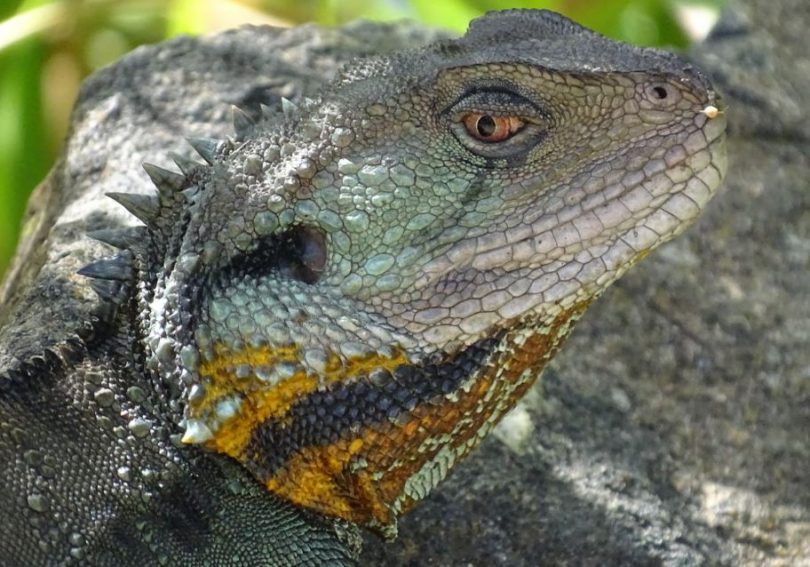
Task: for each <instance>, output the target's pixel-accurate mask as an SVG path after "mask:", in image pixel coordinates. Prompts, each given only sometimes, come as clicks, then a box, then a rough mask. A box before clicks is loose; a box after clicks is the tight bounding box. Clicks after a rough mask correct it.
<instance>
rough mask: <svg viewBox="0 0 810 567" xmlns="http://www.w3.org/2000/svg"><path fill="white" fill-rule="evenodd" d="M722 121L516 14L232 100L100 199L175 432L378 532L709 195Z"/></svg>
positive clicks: (691, 97)
mask: <svg viewBox="0 0 810 567" xmlns="http://www.w3.org/2000/svg"><path fill="white" fill-rule="evenodd" d="M484 23H486V25H484ZM504 30H510V34H508V35H505V34H504V33H503V32H504ZM583 46H584V47H583ZM721 109H722V103H721V101H720V100H719V98H718V96H717V94H716V93H715V92H714V91H713V89H712V87H711V86H710V85H709V84H708V82H707V80H706V79H705V78H704V77H703V76H702V75H701V74H700V73H699V72H698V71H697V70H695V69H694V68H693V67H692V66H690V65H689V64H688V63H685V62H684V61H682V60H680V59H679V58H677V57H675V56H673V55H670V54H666V53H662V52H659V51H655V50H649V49H640V48H635V47H630V46H627V45H623V44H619V43H616V42H613V41H610V40H608V39H606V38H603V37H602V36H599V35H597V34H595V33H593V32H590V31H589V30H586V29H584V28H582V27H580V26H578V25H576V24H574V23H572V22H570V21H568V20H566V19H564V18H562V17H560V16H557V15H553V14H550V13H547V12H524V11H510V12H503V13H496V14H491V15H489V16H486V17H485V18H484V19H482V20H477V21H475V22H473V23H472V24H471V27H470V30H469V31H468V32H467V34H466V35H465V36H464V37H462V38H460V39H458V40H449V41H446V42H440V43H439V44H437V45H434V46H432V47H428V48H426V49H423V50H420V51H415V52H413V53H406V54H402V55H399V56H396V57H394V58H388V59H385V58H379V59H370V60H365V61H362V60H361V61H358V62H356V63H354V64H352V65H350V66H348V67H347V68H346V69H344V71H343V72H342V74H341V75H340V77H339V78H338V79H337V80H336V81H335V82H334V83H333V84H332V85H330V86H329V87H327V88H326V89H325V90H324V91H323V93H322V94H321V96H320V98H318V99H313V100H300V101H296V103H292V102H289V101H286V102H283V103H282V104H281V108H280V109H277V110H274V109H267V108H265V109H262V110H263V112H264V115H263V116H259V117H255V116H251V113H250V112H249V111H247V110H246V111H239V110H237V111H235V126H236V130H237V133H236V138H235V139H233V140H229V141H223V142H216V141H203V140H195V141H194V146H195V148H196V149H197V151H198V152H199V153H200V154H201V156H202V157H203V158H204V160H205V162H206V164H194V163H189V162H187V161H182V162H181V163H179V164H178V165H179V166H180V167H181V169H182V170H183V172H184V175H182V176H179V175H174V176H173V175H171V174H169V173H168V172H164V171H163V170H161V169H159V168H154V167H150V169H148V171H149V173H150V176H151V177H152V178H153V180H154V181H155V183H156V185H157V186H158V189H159V191H158V196H157V199H153V200H143V199H135V198H132V197H126V196H119V197H117V198H118V200H119V201H120V202H121V203H122V204H123V205H124V206H125V207H127V208H128V209H129V210H130V211H131V212H132V213H133V214H135V215H136V216H138V217H139V218H140V219H141V220H143V221H144V223H145V224H146V226H147V227H148V232H147V233H144V239H145V240H144V242H141V243H140V246H139V247H133V249H132V250H130V251H127V252H126V253H125V254H129V255H130V256H134V259H131V258H130V260H128V261H126V262H124V263H125V264H126V265H128V266H129V265H131V266H133V267H134V268H133V269H135V270H136V271H137V272H138V276H137V278H136V279H137V280H139V281H140V282H142V284H141V285H139V286H138V291H137V294H136V295H137V297H136V302H137V304H138V306H139V308H138V311H139V317H138V322H139V328H138V332H139V334H140V338H139V340H140V341H141V344H142V345H143V350H144V355H145V362H146V368H147V370H148V372H150V373H151V375H152V376H153V377H154V379H155V381H157V382H159V383H162V384H164V385H166V388H167V390H169V391H174V392H177V397H176V400H175V402H176V406H177V408H178V411H180V412H182V421H181V423H179V424H178V429H180V430H182V431H183V436H182V440H183V442H184V443H186V444H190V445H198V446H200V447H202V448H204V449H205V450H207V451H212V452H216V453H223V454H226V455H228V456H229V457H232V458H233V459H235V460H236V461H238V462H239V463H241V464H242V465H243V466H244V467H246V468H247V469H248V470H249V471H250V472H251V473H252V475H253V476H254V477H255V478H256V480H257V481H258V482H260V483H261V484H262V485H264V486H265V487H266V488H267V490H269V491H270V492H272V493H274V494H276V495H277V496H280V497H281V498H284V499H287V500H289V501H290V502H292V503H294V504H296V505H298V506H302V507H305V508H308V509H311V510H313V511H316V512H318V513H321V514H324V515H327V516H331V517H337V518H341V519H344V520H348V521H351V522H354V523H357V524H361V525H365V526H369V527H373V528H376V529H379V530H381V531H382V532H383V533H386V534H389V535H391V534H393V533H395V526H396V518H397V516H399V515H400V514H402V513H404V512H405V511H407V510H408V509H409V508H410V507H411V506H412V505H413V504H414V503H416V502H417V501H418V500H420V499H422V498H424V497H425V496H426V495H427V493H428V492H429V491H430V490H431V489H432V488H433V487H434V486H436V484H437V483H438V482H440V481H441V480H442V479H443V478H444V477H445V476H446V474H447V473H448V471H449V470H450V469H451V468H452V466H454V465H455V464H456V463H457V462H458V461H459V460H460V459H461V458H463V457H464V456H465V455H466V454H467V453H468V452H469V451H470V450H471V449H472V448H473V447H475V446H476V445H477V444H478V443H479V442H480V441H481V439H482V438H483V437H484V436H485V435H486V433H487V432H488V431H489V430H490V429H491V428H492V427H493V426H494V425H495V423H497V421H498V420H499V419H500V418H501V417H502V416H503V415H504V414H505V413H506V412H507V411H508V410H509V409H510V408H511V407H512V406H513V405H514V404H515V403H516V402H517V400H519V399H520V397H521V396H522V395H523V394H524V393H525V391H526V390H527V388H529V387H530V386H531V384H532V383H533V381H534V380H535V379H536V377H537V375H538V374H539V372H540V371H541V370H542V368H543V366H544V365H545V364H546V363H547V362H548V360H550V359H551V357H552V356H553V355H554V354H555V353H556V351H557V349H558V348H559V347H560V345H561V344H562V342H563V341H564V339H565V337H566V336H567V335H568V333H569V332H570V330H571V328H572V325H573V323H574V322H575V321H576V319H577V318H578V317H579V316H580V315H581V314H582V313H583V312H584V310H585V309H586V308H587V306H588V305H589V304H590V303H591V302H592V301H593V300H594V299H595V298H596V297H598V296H599V294H600V293H601V292H602V291H603V290H604V289H605V288H606V287H607V286H608V285H610V283H612V282H613V281H615V280H616V279H617V278H618V277H620V276H621V275H622V274H623V273H624V272H626V270H627V269H629V268H630V267H631V266H632V265H634V264H635V263H636V262H637V261H638V260H640V259H641V258H643V257H644V256H645V255H646V254H648V253H649V252H650V251H651V250H653V249H654V248H655V247H657V246H659V245H660V244H662V243H663V242H666V241H667V240H669V239H671V238H673V237H674V236H676V235H677V234H679V233H680V232H681V231H683V230H684V229H685V228H686V227H687V226H688V225H689V224H690V223H691V222H692V221H694V220H695V218H696V217H697V216H698V214H699V213H700V211H701V210H702V209H703V208H704V207H705V205H706V203H707V202H708V200H709V199H710V198H711V196H712V194H713V192H714V191H715V190H716V189H717V187H718V185H719V183H720V180H721V178H722V176H723V173H724V170H725V151H724V129H725V122H724V116H723V114H722V112H721ZM253 114H255V113H253ZM470 116H472V117H475V120H474V121H472V126H473V128H472V133H471V128H470V124H468V122H470V120H469V117H470ZM484 116H486V117H491V118H490V119H491V120H492V121H493V125H494V126H495V128H496V129H495V130H494V132H497V136H495V135H491V136H490V137H491V138H493V139H482V138H486V137H487V136H476V135H475V134H474V133H475V132H478V133H479V134H480V131H478V130H476V128H478V127H479V126H480V120H481V117H484ZM504 124H505V125H506V126H505V130H504V129H503V128H504ZM498 128H501V129H500V130H498ZM484 130H485V133H486V132H487V131H488V129H487V128H484ZM108 240H109V237H108ZM121 258H124V256H121ZM122 261H123V260H120V259H119V260H116V262H119V263H120V262H122ZM106 265H107V266H109V265H110V264H106ZM108 271H109V270H108ZM104 272H105V270H103V269H100V268H97V269H88V270H85V275H88V276H92V277H97V278H101V279H103V278H104ZM108 295H109V293H108ZM116 297H117V296H116ZM177 421H180V419H179V418H178V420H177Z"/></svg>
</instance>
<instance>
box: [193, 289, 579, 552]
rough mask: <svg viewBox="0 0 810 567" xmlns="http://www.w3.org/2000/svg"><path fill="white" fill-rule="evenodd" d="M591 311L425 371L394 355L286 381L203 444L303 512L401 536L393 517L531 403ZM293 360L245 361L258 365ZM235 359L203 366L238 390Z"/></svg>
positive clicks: (528, 325)
mask: <svg viewBox="0 0 810 567" xmlns="http://www.w3.org/2000/svg"><path fill="white" fill-rule="evenodd" d="M588 303H589V301H582V302H580V303H578V304H575V305H574V306H572V307H570V308H568V309H567V310H563V311H560V312H559V313H557V314H556V315H555V316H554V317H553V318H551V319H550V320H549V319H546V320H543V321H541V320H537V319H535V320H522V321H515V322H513V323H512V325H511V326H508V327H506V328H503V329H501V330H498V331H496V332H495V333H494V334H493V335H492V336H490V337H488V338H485V339H482V340H480V341H478V342H476V343H475V344H473V345H471V346H469V347H467V348H465V349H463V350H460V351H458V352H456V353H454V354H452V355H448V356H445V357H442V358H438V357H434V359H433V360H431V361H429V362H425V363H421V364H412V363H410V362H409V361H408V359H407V357H406V356H405V355H404V354H403V353H402V352H396V353H394V355H393V356H391V357H390V358H385V359H384V358H381V357H379V356H375V357H373V358H366V359H363V360H358V361H356V362H355V364H354V365H349V366H342V367H341V366H340V365H338V364H335V365H334V367H333V368H332V370H331V372H332V374H331V375H330V378H331V379H330V380H329V381H328V384H327V385H326V386H325V387H323V386H321V387H318V380H317V379H316V377H314V376H309V375H307V374H305V373H301V374H300V375H298V376H293V377H290V378H287V379H286V380H285V381H284V383H283V384H282V385H279V386H277V387H275V388H273V389H270V390H261V392H262V393H258V392H259V391H255V392H256V395H252V396H251V395H246V396H244V398H243V399H244V401H243V403H242V407H241V408H240V409H239V412H238V415H237V416H235V417H234V418H233V419H231V420H229V421H227V422H226V423H225V424H224V425H223V427H222V428H221V429H220V430H219V431H218V432H217V434H216V435H215V436H214V437H213V438H212V439H211V440H210V441H209V442H208V443H207V446H208V447H209V448H210V449H213V450H215V451H217V452H222V453H226V454H228V455H230V456H232V457H234V458H235V459H237V460H239V461H240V462H242V463H243V464H244V465H245V466H246V467H247V468H248V469H250V470H251V471H252V472H253V474H254V475H255V476H256V477H257V478H258V479H259V480H260V481H261V482H262V483H263V484H264V485H265V486H266V487H267V488H268V490H270V491H271V492H273V493H275V494H277V495H279V496H281V497H283V498H285V499H287V500H289V501H291V502H293V503H295V504H298V505H300V506H304V507H306V508H309V509H312V510H316V511H318V512H321V513H323V514H327V515H330V516H334V517H339V518H342V519H345V520H349V521H352V522H355V523H358V524H362V525H366V526H369V527H372V528H376V529H379V530H380V531H381V532H382V533H383V534H385V535H389V536H390V535H393V534H394V533H395V527H396V518H397V516H399V515H400V514H402V513H404V512H405V511H407V510H408V509H409V508H410V507H411V506H412V505H413V504H415V503H416V502H417V501H418V500H420V499H422V498H424V497H425V496H426V495H427V494H428V492H430V490H431V489H432V488H433V487H435V486H436V485H437V484H438V483H439V482H440V481H441V480H442V479H443V478H444V477H445V476H446V475H447V473H448V471H449V470H450V469H451V468H452V467H453V465H454V464H455V463H456V462H457V461H459V460H460V459H462V458H463V457H464V456H465V455H466V454H467V453H468V452H469V451H470V450H471V449H473V448H474V447H475V446H477V445H478V443H479V442H480V441H481V440H482V439H483V438H484V437H485V435H486V434H487V433H488V432H489V431H490V430H491V429H492V428H493V427H494V426H495V424H496V423H497V422H498V421H499V420H500V418H501V417H502V416H503V415H504V414H505V413H506V412H508V411H509V410H510V409H511V408H512V407H513V406H514V404H515V403H516V402H517V400H519V399H520V398H521V397H522V396H523V395H524V393H525V392H526V390H527V389H528V388H529V387H530V386H531V385H532V383H533V382H534V381H535V380H536V378H537V376H538V374H539V372H540V371H541V370H542V368H543V367H544V366H545V365H546V363H547V362H548V361H549V360H550V359H551V358H552V357H553V356H554V354H555V353H556V352H557V350H558V349H559V347H560V346H561V344H562V343H563V341H564V339H565V338H566V337H567V336H568V334H569V333H570V331H571V329H572V328H573V323H574V322H575V321H576V320H577V319H578V318H579V316H580V315H581V313H582V312H583V311H584V310H585V308H586V307H587V305H588ZM294 355H295V354H294V352H293V351H292V350H290V352H286V351H282V350H277V351H276V352H273V353H270V352H258V351H257V352H251V353H243V354H242V356H245V357H247V358H252V359H253V362H255V361H256V360H255V359H256V358H261V357H274V358H275V359H279V358H283V357H285V356H287V357H292V356H294ZM233 362H234V361H233V360H228V361H227V363H226V361H224V360H223V361H220V362H216V361H215V362H213V363H211V364H209V365H207V366H204V367H203V369H202V370H203V372H204V373H209V374H210V375H211V376H213V377H214V378H215V379H214V380H213V381H212V382H214V383H216V382H217V380H221V383H222V385H223V388H225V389H227V390H229V391H233V388H235V387H237V386H236V385H235V384H234V383H233V382H234V380H235V379H234V378H232V373H230V372H228V371H227V370H225V369H227V368H229V367H231V366H232V365H233ZM220 369H222V370H223V371H222V372H219V370H220ZM244 388H247V390H250V387H249V386H244ZM314 421H317V426H315V423H314Z"/></svg>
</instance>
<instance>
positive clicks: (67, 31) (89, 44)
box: [0, 0, 722, 278]
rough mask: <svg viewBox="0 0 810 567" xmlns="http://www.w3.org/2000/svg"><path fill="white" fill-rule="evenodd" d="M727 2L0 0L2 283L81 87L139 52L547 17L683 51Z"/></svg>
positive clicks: (0, 233)
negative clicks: (230, 32)
mask: <svg viewBox="0 0 810 567" xmlns="http://www.w3.org/2000/svg"><path fill="white" fill-rule="evenodd" d="M721 2H722V0H601V1H597V0H591V1H589V0H513V1H508V2H502V1H498V0H343V1H341V0H296V1H294V2H290V1H289V0H1V1H0V278H1V277H2V274H3V272H4V270H5V267H6V265H7V263H8V260H9V258H10V257H11V255H12V254H13V252H14V247H15V245H16V240H17V233H18V231H19V229H20V219H21V217H22V214H23V211H24V208H25V202H26V200H27V199H28V195H29V193H30V191H31V190H32V189H33V188H34V187H35V186H36V184H37V183H39V182H40V181H41V180H42V179H43V177H44V176H45V175H46V174H47V172H48V170H49V169H50V168H51V166H52V164H53V162H54V160H55V158H56V156H57V154H58V151H59V146H60V144H61V141H62V139H63V137H64V136H65V131H66V128H67V124H68V119H69V115H70V109H71V107H72V105H73V101H74V99H75V96H76V92H77V90H78V87H79V83H80V82H81V80H82V78H83V77H85V76H86V75H88V74H89V73H92V72H93V71H94V70H96V69H98V68H99V67H102V66H104V65H107V64H109V63H111V62H112V61H114V60H115V59H117V58H119V57H120V56H122V55H123V54H124V53H126V52H127V51H130V50H132V49H134V48H135V47H137V46H138V45H141V44H144V43H154V42H158V41H162V40H164V39H167V38H169V37H172V36H175V35H178V34H183V33H186V34H201V33H210V32H214V31H218V30H220V29H224V28H227V27H233V26H237V25H239V24H241V23H245V22H250V23H254V24H255V23H268V24H273V25H295V24H297V23H301V22H310V21H314V22H318V23H321V24H325V25H337V24H341V23H343V22H346V21H348V20H352V19H356V18H370V19H381V20H390V19H397V18H414V19H418V20H421V21H424V22H426V23H429V24H432V25H437V26H443V27H446V28H450V29H455V30H457V31H463V30H464V28H465V27H466V25H467V22H468V21H469V20H470V19H472V18H474V17H475V16H478V15H480V14H482V13H483V12H486V11H488V10H493V9H500V8H505V7H530V8H549V9H552V10H556V11H558V12H562V13H564V14H566V15H568V16H570V17H572V18H574V19H576V20H577V21H579V22H581V23H583V24H585V25H586V26H588V27H591V28H594V29H596V30H598V31H600V32H602V33H604V34H606V35H608V36H611V37H614V38H618V39H623V40H625V41H630V42H633V43H637V44H644V45H664V46H674V47H684V46H685V45H687V44H688V42H689V41H690V40H696V39H700V37H701V35H702V34H704V33H705V32H706V31H707V30H708V28H709V26H710V25H711V23H712V22H713V18H714V17H716V14H717V12H718V10H719V7H720V4H721Z"/></svg>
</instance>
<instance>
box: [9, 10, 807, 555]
mask: <svg viewBox="0 0 810 567" xmlns="http://www.w3.org/2000/svg"><path fill="white" fill-rule="evenodd" d="M807 26H810V4H808V3H807V2H806V1H804V0H787V1H783V2H779V3H776V2H773V1H770V2H766V1H764V0H751V1H749V2H746V3H739V4H734V5H732V6H731V7H730V8H729V10H728V13H727V14H726V16H725V18H724V20H723V23H722V24H721V25H720V26H719V27H718V29H717V30H716V32H715V35H714V37H713V38H711V39H710V40H709V41H708V42H706V43H705V44H703V45H700V46H698V47H697V48H696V49H695V51H694V57H695V58H696V59H697V60H699V61H700V64H701V65H702V66H704V67H705V68H706V69H707V70H709V71H710V74H712V75H713V77H714V78H715V80H716V81H717V82H718V85H719V87H720V89H721V90H722V91H723V92H724V93H725V94H726V95H727V101H728V102H729V105H730V109H729V114H730V124H731V134H732V137H731V139H730V148H729V150H730V153H731V156H730V158H731V161H730V166H729V170H730V174H729V177H728V180H727V181H726V186H725V189H724V190H722V192H721V194H720V195H718V196H717V197H716V199H715V202H714V203H713V204H712V205H711V206H710V207H709V210H708V212H707V214H706V215H705V216H704V217H703V218H702V219H701V220H700V222H699V223H698V224H697V225H696V226H695V227H693V229H691V230H690V231H689V232H688V233H687V234H686V235H685V236H684V237H682V238H680V239H678V240H676V241H675V242H673V243H670V244H669V245H667V246H665V247H662V248H661V249H660V250H659V251H658V252H657V253H656V254H654V255H652V256H651V257H650V258H649V259H647V260H646V261H645V262H643V263H642V264H641V265H640V266H639V268H637V269H635V270H634V271H632V272H631V273H630V274H628V275H627V276H626V277H625V278H624V279H623V280H621V281H620V282H619V283H618V284H617V285H616V286H614V287H613V288H612V289H611V290H610V291H609V292H608V293H606V294H605V296H604V297H603V298H602V299H601V300H600V301H599V302H598V303H597V304H596V305H595V306H594V307H593V308H592V309H591V310H590V311H589V312H588V314H587V315H586V316H585V318H584V319H583V321H582V322H581V323H580V324H579V327H578V329H577V330H576V331H575V333H574V335H573V336H572V338H571V339H570V341H569V343H568V345H567V347H566V348H565V349H564V351H563V352H562V353H561V354H560V355H559V356H558V357H557V359H556V360H555V362H554V363H553V365H552V367H551V368H550V369H549V370H548V371H547V372H546V374H545V376H544V378H543V380H542V381H540V382H539V383H538V385H537V387H536V388H535V390H534V391H533V392H532V393H531V394H530V395H529V396H528V397H527V399H526V400H525V401H524V402H523V403H522V405H521V406H520V407H519V408H518V411H517V413H516V414H514V415H513V416H512V417H511V418H510V419H509V420H508V421H507V422H506V424H505V425H504V426H503V427H501V430H500V435H499V438H491V439H489V440H488V441H487V442H486V443H485V444H484V446H483V447H482V448H481V450H479V451H478V452H477V453H475V454H474V455H473V456H472V457H471V458H470V459H469V460H468V461H467V462H466V463H464V464H462V465H461V466H459V467H458V469H457V470H456V471H455V473H454V474H453V476H452V478H451V479H450V480H449V481H448V482H447V483H445V484H444V485H443V486H442V487H440V488H439V489H438V490H437V491H436V492H435V493H434V494H433V495H432V496H431V497H430V498H429V499H428V500H427V501H426V502H424V503H423V504H422V505H421V506H420V507H419V508H417V509H416V510H415V511H414V512H413V513H412V514H410V515H409V516H407V517H406V518H404V519H403V520H402V521H401V523H400V537H399V539H398V540H397V541H396V542H395V543H393V544H390V545H384V544H382V543H381V542H379V541H378V540H376V539H375V538H374V537H373V536H369V537H368V538H367V542H366V549H365V551H364V552H363V555H362V557H361V564H364V565H366V564H369V565H538V564H542V565H562V564H576V565H659V564H667V565H704V564H705V565H715V564H717V565H803V564H805V565H810V443H808V441H810V346H808V345H810V111H809V110H808V109H810V50H808V49H807V45H806V29H807ZM435 37H437V33H436V32H430V31H425V30H423V29H421V28H418V27H416V26H399V27H392V26H377V25H368V24H366V25H354V26H353V27H348V28H343V29H339V30H327V29H322V28H316V27H303V28H298V29H295V30H292V31H286V32H280V31H278V30H271V29H267V28H264V29H262V28H243V29H241V30H238V31H234V32H229V33H226V34H221V35H218V36H213V37H210V38H202V39H188V38H186V39H179V40H175V41H172V42H169V43H166V44H163V45H160V46H157V47H149V48H141V49H139V50H137V51H135V52H134V53H132V54H130V55H129V56H128V57H126V58H125V59H124V60H123V61H121V62H120V63H118V64H116V65H115V66H113V67H111V68H108V69H106V70H104V71H102V72H101V73H99V74H97V75H95V76H94V77H93V78H92V79H90V80H89V81H88V82H87V83H86V84H85V87H84V89H83V91H82V95H81V98H80V101H79V103H78V104H77V108H76V111H75V113H74V119H73V126H72V131H71V135H70V137H69V139H68V142H67V146H66V150H65V154H64V156H63V158H62V160H61V161H60V163H59V164H58V165H57V166H56V168H55V169H54V170H53V171H52V172H51V174H50V176H49V178H48V179H47V180H46V181H45V182H44V183H43V185H42V186H41V187H40V188H39V189H38V191H37V193H36V194H35V195H34V197H33V198H32V202H31V205H30V208H29V213H28V219H27V222H26V225H25V234H24V237H23V242H22V244H21V246H20V250H19V253H18V256H17V259H16V263H15V264H14V267H13V269H12V270H11V272H10V273H9V275H8V277H7V278H6V282H5V284H4V286H3V288H2V289H0V368H9V367H13V366H14V365H16V364H18V362H19V361H20V360H25V359H27V358H29V357H30V356H32V355H35V354H36V353H37V352H39V351H40V350H41V349H42V348H43V346H46V345H50V344H54V343H57V342H60V341H62V340H65V339H66V338H68V337H69V336H71V334H73V332H74V331H73V329H80V328H82V322H84V321H88V320H90V319H91V318H92V317H94V316H95V314H97V313H98V310H99V309H100V306H99V304H98V302H97V300H96V298H95V296H94V294H93V293H92V292H91V291H90V290H89V289H88V288H87V286H86V283H85V281H84V279H83V278H80V277H78V276H76V275H75V270H76V269H78V268H79V267H81V266H82V265H83V264H85V263H86V262H88V261H89V260H90V259H92V258H96V257H98V256H101V255H102V254H104V250H103V249H102V247H101V246H100V245H97V244H95V243H92V241H90V240H89V239H87V238H86V237H85V236H84V232H85V231H86V230H88V229H93V228H98V227H100V226H102V225H105V226H109V225H110V224H115V223H117V224H125V223H131V222H132V220H131V218H130V217H129V216H128V215H127V214H126V213H125V212H123V210H122V209H120V207H118V206H116V205H115V204H114V203H113V202H112V201H110V200H108V199H106V198H105V197H104V196H103V194H104V193H106V192H109V191H121V190H125V191H130V192H131V191H143V192H147V191H149V190H150V189H149V186H150V183H149V181H148V177H147V176H146V174H145V173H144V172H143V171H142V170H141V168H140V167H139V164H140V163H141V162H143V161H149V162H153V163H157V164H160V165H166V164H168V163H169V160H168V158H167V155H168V152H169V151H175V152H178V153H181V154H186V155H190V153H191V150H190V148H189V147H188V146H187V145H186V144H185V143H184V142H183V141H182V138H181V137H180V136H214V135H219V136H221V135H222V134H223V133H227V132H230V126H228V123H229V122H230V116H229V114H230V112H229V103H231V104H234V103H235V104H239V105H245V104H250V103H251V102H254V103H256V102H259V101H264V100H266V99H272V97H273V96H277V95H279V94H283V95H287V96H290V95H299V94H303V95H307V94H312V93H313V92H314V91H315V90H317V88H318V87H319V86H320V85H321V84H323V82H324V81H325V80H327V79H328V78H329V77H331V76H332V75H333V74H334V73H335V71H336V69H337V67H338V65H339V64H340V63H341V62H344V61H346V60H348V59H350V58H352V57H355V56H358V55H365V54H368V53H372V52H380V51H388V50H393V49H401V48H402V47H403V46H409V47H414V46H416V45H419V44H422V43H426V42H428V41H430V40H431V39H434V38H435Z"/></svg>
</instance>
